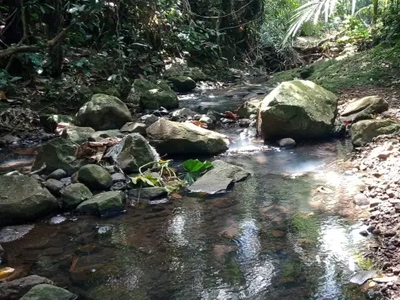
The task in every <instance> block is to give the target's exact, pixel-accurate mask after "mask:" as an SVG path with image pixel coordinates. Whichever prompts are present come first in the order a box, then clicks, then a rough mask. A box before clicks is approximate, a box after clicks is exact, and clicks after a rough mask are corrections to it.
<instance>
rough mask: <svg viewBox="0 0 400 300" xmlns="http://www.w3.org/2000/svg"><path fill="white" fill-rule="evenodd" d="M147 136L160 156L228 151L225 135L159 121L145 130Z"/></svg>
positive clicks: (193, 126)
mask: <svg viewBox="0 0 400 300" xmlns="http://www.w3.org/2000/svg"><path fill="white" fill-rule="evenodd" d="M146 131H147V136H148V137H149V138H150V140H151V143H152V144H153V145H154V146H155V147H156V149H157V151H158V152H159V153H161V154H170V155H175V154H183V155H190V154H206V155H214V154H219V153H222V152H224V151H226V150H227V149H228V144H229V139H228V137H227V136H226V135H223V134H220V133H216V132H214V131H211V130H207V129H204V128H201V127H198V126H196V125H194V124H192V123H178V122H173V121H169V120H166V119H159V120H158V121H157V122H155V123H154V124H152V125H151V126H150V127H149V128H147V130H146Z"/></svg>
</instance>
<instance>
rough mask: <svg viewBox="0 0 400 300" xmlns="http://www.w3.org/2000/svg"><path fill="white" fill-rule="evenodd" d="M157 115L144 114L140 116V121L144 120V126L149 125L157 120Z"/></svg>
mask: <svg viewBox="0 0 400 300" xmlns="http://www.w3.org/2000/svg"><path fill="white" fill-rule="evenodd" d="M158 119H159V118H158V117H156V116H155V115H144V116H142V117H141V118H140V120H141V121H143V122H144V124H145V125H146V128H147V127H149V126H150V125H151V124H153V123H155V122H157V121H158Z"/></svg>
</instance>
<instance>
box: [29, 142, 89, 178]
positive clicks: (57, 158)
mask: <svg viewBox="0 0 400 300" xmlns="http://www.w3.org/2000/svg"><path fill="white" fill-rule="evenodd" d="M77 150H78V145H77V144H75V143H73V142H72V141H70V140H69V139H64V138H56V139H53V140H51V141H49V142H47V143H46V144H44V145H43V146H42V147H40V149H39V152H38V155H37V156H36V159H35V162H34V163H33V166H32V170H38V169H40V168H41V167H42V166H43V165H44V164H45V165H46V168H45V169H44V170H43V172H44V173H46V174H49V173H51V172H53V171H55V170H57V169H63V170H64V171H65V172H66V173H67V174H68V175H72V174H73V173H75V172H76V171H77V170H79V168H80V167H81V166H83V165H84V164H86V163H87V161H86V160H84V159H76V157H75V154H76V151H77Z"/></svg>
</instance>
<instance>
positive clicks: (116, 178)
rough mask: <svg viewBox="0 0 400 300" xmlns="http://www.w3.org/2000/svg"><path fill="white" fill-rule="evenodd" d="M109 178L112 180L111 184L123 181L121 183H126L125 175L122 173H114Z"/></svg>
mask: <svg viewBox="0 0 400 300" xmlns="http://www.w3.org/2000/svg"><path fill="white" fill-rule="evenodd" d="M111 178H112V182H113V183H115V182H119V181H123V182H125V181H126V178H125V174H123V173H114V174H112V175H111Z"/></svg>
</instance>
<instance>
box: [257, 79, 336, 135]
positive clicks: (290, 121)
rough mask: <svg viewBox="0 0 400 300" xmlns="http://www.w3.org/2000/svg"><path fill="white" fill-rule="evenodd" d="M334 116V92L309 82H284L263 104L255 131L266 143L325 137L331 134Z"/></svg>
mask: <svg viewBox="0 0 400 300" xmlns="http://www.w3.org/2000/svg"><path fill="white" fill-rule="evenodd" d="M336 114H337V97H336V96H335V95H334V94H333V93H331V92H329V91H327V90H325V89H324V88H323V87H321V86H319V85H317V84H315V83H313V82H311V81H306V80H294V81H288V82H283V83H281V84H280V85H279V86H278V87H277V88H275V89H274V90H273V91H272V92H271V93H269V94H268V95H267V96H266V97H265V98H264V100H263V101H262V104H261V106H260V109H259V114H258V132H259V133H260V134H262V136H263V137H264V139H266V140H269V139H279V138H284V137H285V136H291V137H292V138H294V139H318V138H326V137H329V136H331V135H332V132H333V127H334V121H335V117H336Z"/></svg>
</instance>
